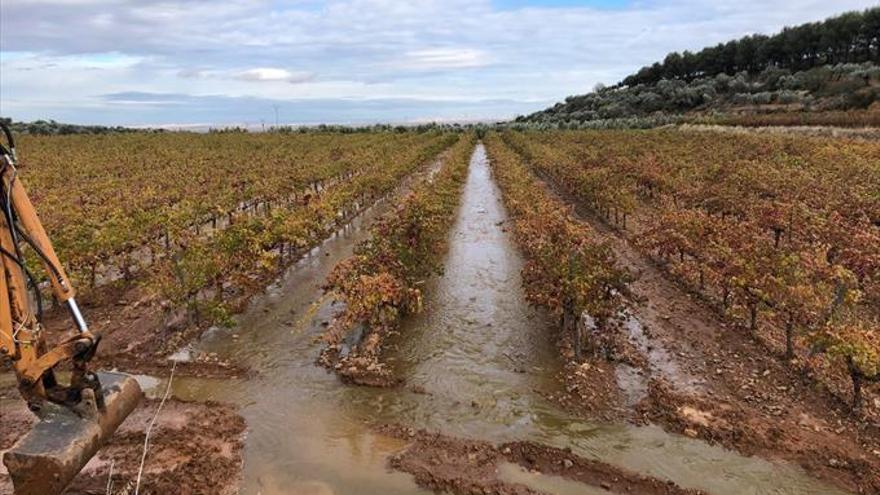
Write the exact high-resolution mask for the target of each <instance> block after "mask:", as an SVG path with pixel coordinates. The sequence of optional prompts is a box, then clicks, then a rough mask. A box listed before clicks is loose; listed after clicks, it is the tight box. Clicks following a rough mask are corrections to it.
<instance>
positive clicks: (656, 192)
mask: <svg viewBox="0 0 880 495" xmlns="http://www.w3.org/2000/svg"><path fill="white" fill-rule="evenodd" d="M502 139H503V140H504V141H505V143H507V144H508V145H509V146H510V147H511V148H513V149H515V150H516V151H517V152H518V153H519V154H520V155H521V156H522V157H524V159H526V160H527V161H528V162H529V163H530V164H531V165H532V166H533V167H534V168H535V171H536V172H537V173H539V174H541V175H542V176H544V177H546V178H547V179H548V180H549V181H551V182H552V183H554V184H557V185H558V186H559V187H561V188H562V189H563V190H564V191H565V192H566V193H567V194H569V195H571V196H572V197H573V198H576V199H577V200H578V201H580V202H582V203H583V204H584V205H586V206H588V207H589V208H590V209H592V210H593V211H595V212H596V213H597V214H599V215H601V216H602V217H603V218H604V219H605V220H606V221H607V222H609V223H611V224H613V225H614V226H616V227H618V228H619V229H621V230H623V231H625V232H627V233H629V235H631V236H632V238H633V239H634V240H635V242H636V243H637V245H638V246H640V247H641V248H642V249H644V250H645V251H646V252H648V253H650V254H651V255H653V256H655V257H656V258H657V259H658V260H659V261H660V262H661V263H662V264H663V265H664V266H665V267H666V269H667V270H668V271H669V272H670V273H671V274H672V275H673V276H674V277H676V278H677V279H678V280H680V281H682V282H683V283H684V284H686V285H687V286H688V287H690V288H691V289H693V290H694V291H696V292H698V293H699V294H700V295H701V296H702V297H704V298H705V299H706V300H707V301H709V302H710V303H711V304H713V305H715V306H717V307H718V309H719V311H721V312H722V313H723V314H724V315H725V317H726V318H728V319H729V320H730V321H731V322H733V323H737V324H740V325H742V326H743V328H744V330H747V331H750V332H752V333H753V334H755V335H756V336H759V335H764V336H766V337H767V340H768V345H770V346H771V348H774V347H775V346H774V344H775V343H776V342H781V343H782V344H781V345H782V352H783V353H784V356H785V358H786V359H789V360H793V362H794V363H805V364H806V365H809V366H812V367H815V368H817V369H822V368H826V367H829V366H831V365H835V364H836V365H841V366H842V369H843V370H844V371H845V372H846V373H847V374H849V376H850V378H851V382H852V391H853V397H852V400H853V405H854V406H855V407H858V406H859V405H860V403H861V389H862V384H863V383H864V382H865V381H877V380H880V146H878V145H877V144H875V143H857V142H845V141H835V140H822V139H815V140H804V139H798V138H792V137H765V136H737V137H733V136H725V135H718V134H714V133H709V134H699V133H697V134H687V133H680V132H625V131H624V132H556V133H505V134H503V135H502ZM838 369H840V368H839V367H836V368H835V369H831V370H826V371H827V372H828V373H830V374H831V375H834V373H835V372H836V371H837V370H838Z"/></svg>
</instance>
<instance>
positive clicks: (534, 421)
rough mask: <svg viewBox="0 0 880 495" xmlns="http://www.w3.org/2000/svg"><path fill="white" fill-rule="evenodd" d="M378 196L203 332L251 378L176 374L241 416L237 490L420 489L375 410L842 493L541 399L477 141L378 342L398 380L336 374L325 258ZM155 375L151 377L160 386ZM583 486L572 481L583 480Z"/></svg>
mask: <svg viewBox="0 0 880 495" xmlns="http://www.w3.org/2000/svg"><path fill="white" fill-rule="evenodd" d="M386 208H387V205H382V206H378V207H374V208H372V209H370V210H368V211H367V212H365V213H364V214H363V215H362V216H361V217H359V218H357V219H356V220H355V221H354V222H353V223H352V224H351V225H350V226H348V227H347V228H346V229H344V230H343V231H341V232H340V233H339V234H338V235H336V236H334V237H333V238H331V239H329V240H327V241H326V242H324V243H323V244H322V245H321V246H319V247H318V248H316V249H314V250H313V251H312V252H311V253H310V255H309V256H307V257H305V258H304V259H303V260H301V261H300V262H299V263H297V264H296V265H295V266H293V267H291V269H290V270H289V271H288V272H287V274H286V275H285V276H284V277H282V278H281V279H279V280H278V282H277V283H276V284H274V285H273V286H271V287H270V288H269V289H268V290H267V291H266V293H265V295H263V296H261V297H259V298H257V299H256V300H255V301H254V302H253V304H252V305H251V307H250V308H249V309H248V311H247V312H246V313H245V314H243V315H242V316H241V317H240V318H239V319H238V322H237V325H236V326H235V327H234V328H231V329H228V330H226V329H223V330H216V331H212V332H210V333H209V334H208V335H207V336H206V337H205V338H203V340H202V341H201V342H200V343H199V344H198V346H197V348H198V350H199V351H203V352H216V353H218V354H219V355H220V356H221V357H223V358H225V359H232V360H240V361H242V362H244V363H246V364H249V365H250V366H252V367H253V368H254V369H255V370H256V371H257V373H258V376H257V377H256V378H252V379H250V380H204V379H192V378H186V379H185V378H180V379H175V381H174V383H173V390H174V393H175V395H176V396H178V397H181V398H186V399H198V400H205V399H213V400H221V401H228V402H233V403H237V404H239V405H240V406H241V412H242V414H243V415H244V417H245V418H246V420H247V423H248V427H249V433H248V436H247V441H246V446H245V453H244V454H245V466H244V482H243V486H242V492H243V493H246V494H262V495H269V494H280V493H284V494H330V493H336V494H365V495H369V494H420V493H428V492H425V491H423V490H421V489H419V488H417V487H416V486H415V485H414V483H413V482H412V480H411V478H410V477H409V476H408V475H405V474H399V473H391V472H389V471H388V470H387V469H386V467H385V458H386V456H387V455H388V454H389V453H392V452H394V451H396V450H398V449H400V448H402V446H403V445H402V444H401V442H400V441H397V440H392V439H389V438H385V437H382V436H379V435H376V434H374V433H372V432H371V431H370V429H369V427H368V426H367V425H368V424H369V423H372V422H397V423H403V424H407V425H411V426H414V427H417V428H428V429H432V430H440V431H443V432H446V433H449V434H453V435H461V436H468V437H474V438H481V439H486V440H491V441H507V440H533V441H538V442H543V443H546V444H549V445H553V446H557V447H570V448H571V449H572V450H573V451H574V452H575V453H577V454H580V455H583V456H585V457H589V458H597V459H601V460H603V461H605V462H610V463H614V464H617V465H621V466H624V467H627V468H630V469H632V470H635V471H639V472H643V473H648V474H652V475H655V476H658V477H661V478H666V479H671V480H674V481H675V482H677V483H678V484H680V485H682V486H685V487H694V488H702V489H705V490H707V491H710V492H711V493H717V494H737V495H739V494H823V495H825V494H832V493H840V492H838V491H836V490H834V489H832V488H829V487H828V486H825V485H823V484H821V483H819V482H817V481H815V480H812V479H811V478H809V477H808V476H807V475H806V474H805V473H804V472H803V471H802V470H801V469H799V468H796V467H792V466H788V465H781V464H774V463H770V462H767V461H764V460H761V459H757V458H749V457H744V456H741V455H738V454H735V453H732V452H730V451H727V450H724V449H722V448H718V447H712V446H710V445H708V444H706V443H704V442H701V441H698V440H694V439H690V438H687V437H683V436H679V435H671V434H668V433H666V432H664V431H663V430H661V429H660V428H657V427H634V426H631V425H626V424H600V423H592V422H588V421H583V420H579V419H575V418H573V417H571V416H570V415H569V414H567V413H565V412H564V411H562V410H560V409H559V408H557V407H556V406H555V405H554V404H552V403H550V402H548V401H546V400H545V399H544V398H543V396H542V394H541V393H540V392H546V391H551V390H552V389H553V388H554V387H556V386H557V385H556V380H555V378H554V375H555V373H556V372H557V370H558V366H559V363H558V361H557V359H556V357H555V353H554V348H553V345H552V333H551V325H550V324H549V322H548V320H547V319H546V318H545V317H544V316H543V315H542V314H541V313H540V312H538V311H535V310H533V309H530V308H529V307H528V305H527V304H526V303H525V301H524V299H523V294H522V290H521V288H520V278H519V272H520V268H521V265H522V259H521V257H520V255H519V254H518V252H517V250H516V248H515V246H514V245H513V244H512V239H511V236H510V234H509V233H507V232H505V231H504V228H503V223H502V222H503V221H504V220H505V219H506V213H505V210H504V208H503V205H502V204H501V200H500V193H499V191H498V188H497V186H496V185H495V183H494V181H493V179H492V176H491V172H490V169H489V166H488V163H487V161H486V157H485V150H484V149H483V147H482V145H480V146H479V147H478V148H477V149H476V151H475V153H474V155H473V158H472V160H471V167H470V171H469V175H468V179H467V183H466V185H465V189H464V193H463V196H462V204H461V207H460V211H459V213H458V218H457V221H456V223H455V225H454V227H453V228H452V230H451V232H450V234H449V251H448V253H447V255H446V264H445V266H446V268H445V272H444V274H443V276H441V277H438V278H436V279H435V280H433V281H431V282H429V283H428V287H427V291H428V297H427V298H426V301H425V310H424V311H423V312H422V313H420V314H419V315H416V316H414V317H412V318H409V319H408V320H407V321H406V322H405V324H404V326H403V328H402V333H401V336H400V337H399V338H398V339H396V340H395V341H393V342H392V343H391V344H392V345H391V346H390V348H389V352H388V354H389V359H390V360H391V362H392V363H393V365H394V367H395V369H396V370H397V371H398V372H399V373H401V375H402V376H405V377H406V379H407V386H405V387H401V388H397V389H383V390H378V389H370V388H363V387H351V386H345V385H343V384H341V383H340V382H339V381H338V380H337V378H336V377H335V376H334V375H332V374H330V373H328V372H327V371H326V370H324V369H323V368H320V367H318V366H315V364H314V362H315V358H316V357H317V355H318V352H319V350H320V343H318V342H316V336H318V335H320V333H321V332H322V330H323V329H324V325H326V323H327V322H329V321H330V319H331V318H332V315H333V313H334V312H335V308H334V307H333V305H332V301H330V300H329V299H328V298H325V297H323V296H322V294H321V289H320V285H321V284H322V282H323V281H324V279H325V277H326V275H327V273H328V272H329V270H330V269H331V268H332V267H333V266H334V265H335V264H336V263H337V262H339V261H341V260H342V259H344V258H345V257H347V256H348V255H350V253H351V250H352V247H353V246H354V244H356V243H357V242H358V241H359V240H361V239H363V238H364V236H365V234H366V232H365V229H364V227H365V226H366V225H368V224H369V223H370V222H371V221H372V220H373V219H375V218H376V217H377V216H378V215H380V214H381V213H382V212H383V211H384V210H385V209H386ZM161 386H162V385H161V384H159V385H157V388H161ZM502 468H503V469H501V470H500V471H501V472H500V476H501V477H502V478H503V479H509V480H518V482H521V483H523V484H527V485H530V486H532V485H534V486H535V487H536V488H537V487H540V489H542V490H545V491H547V492H548V493H559V494H567V493H576V492H577V490H576V484H575V485H573V484H572V483H571V482H566V481H565V480H557V479H555V478H547V479H532V478H533V477H534V476H533V475H531V474H529V473H521V472H519V471H518V470H517V469H516V468H515V467H514V466H502ZM593 492H594V491H590V489H589V488H587V487H583V490H582V491H581V492H577V493H593Z"/></svg>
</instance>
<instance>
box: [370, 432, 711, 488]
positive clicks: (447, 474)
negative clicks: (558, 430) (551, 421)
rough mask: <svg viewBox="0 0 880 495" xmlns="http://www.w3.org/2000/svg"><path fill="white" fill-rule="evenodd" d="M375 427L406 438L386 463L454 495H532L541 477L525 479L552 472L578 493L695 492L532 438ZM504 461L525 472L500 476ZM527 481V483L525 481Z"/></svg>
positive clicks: (503, 471)
mask: <svg viewBox="0 0 880 495" xmlns="http://www.w3.org/2000/svg"><path fill="white" fill-rule="evenodd" d="M377 430H378V431H379V432H381V433H382V434H384V435H388V436H391V437H394V438H399V439H401V440H404V441H406V442H407V446H406V447H405V448H404V449H403V450H402V451H401V452H399V453H397V454H395V455H393V456H391V457H390V458H389V465H390V466H391V467H392V468H393V469H396V470H399V471H403V472H407V473H410V474H412V475H413V476H414V477H415V480H416V483H418V484H419V486H423V487H425V488H428V489H431V490H435V491H445V492H450V493H455V494H459V495H471V494H486V493H492V494H498V495H537V494H544V493H548V492H545V491H543V490H541V489H540V488H539V487H540V486H541V484H542V483H541V482H540V481H535V482H532V481H530V480H529V478H536V477H540V476H542V475H555V476H559V477H561V478H563V479H566V480H571V481H574V482H576V484H572V485H573V487H576V488H574V489H577V490H579V491H578V493H588V492H592V491H591V490H590V487H593V488H595V489H597V490H598V491H600V492H601V493H608V492H610V493H638V494H644V495H652V494H670V495H672V494H676V495H685V494H700V493H704V492H701V491H698V490H686V489H683V488H681V487H679V486H677V485H676V484H675V483H672V482H669V481H663V480H659V479H656V478H652V477H648V476H642V475H639V474H637V473H633V472H630V471H627V470H625V469H621V468H619V467H616V466H613V465H610V464H606V463H604V462H600V461H596V460H592V459H586V458H583V457H581V456H578V455H575V454H574V453H572V452H571V450H570V449H559V448H554V447H548V446H546V445H541V444H537V443H534V442H522V441H520V442H509V443H503V444H499V445H494V444H491V443H489V442H484V441H479V440H466V439H462V438H455V437H450V436H447V435H442V434H438V433H429V432H427V431H424V430H415V429H412V428H408V427H403V426H400V425H383V426H380V427H378V428H377ZM505 463H511V464H515V465H517V466H519V467H520V468H521V469H522V470H523V471H524V473H526V474H525V476H522V475H520V476H516V477H515V479H516V481H511V480H509V479H508V478H510V476H505V471H506V470H505V469H503V468H504V465H505ZM529 485H532V486H529Z"/></svg>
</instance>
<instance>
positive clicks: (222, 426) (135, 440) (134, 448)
mask: <svg viewBox="0 0 880 495" xmlns="http://www.w3.org/2000/svg"><path fill="white" fill-rule="evenodd" d="M159 402H160V401H159V400H156V399H151V400H146V401H144V402H143V403H142V404H141V405H140V406H138V408H137V409H136V410H135V411H134V412H133V413H132V414H131V416H129V417H128V418H127V419H126V420H125V422H124V423H123V424H122V426H120V428H119V430H117V432H116V434H115V435H114V436H113V438H112V439H111V441H110V442H109V443H108V444H107V445H105V446H104V447H103V448H101V450H100V451H98V453H97V454H96V455H95V457H93V458H92V460H91V461H89V463H88V464H87V465H86V466H85V468H83V470H82V472H80V475H79V476H77V478H76V479H75V480H74V481H73V483H72V484H71V485H70V486H69V487H68V489H67V490H66V491H65V492H64V493H66V494H71V495H86V494H105V493H133V490H131V489H132V488H133V487H134V486H135V483H136V479H137V473H138V468H139V466H140V462H141V456H142V453H143V447H144V437H145V432H146V430H147V426H148V425H149V423H150V422H151V421H152V419H153V417H154V416H156V410H157V408H158V405H159ZM0 408H2V412H3V415H2V418H0V420H2V428H0V450H2V449H7V448H9V447H11V446H12V444H13V443H14V442H15V441H16V440H17V439H18V438H19V437H20V436H21V435H23V434H24V433H25V432H26V431H27V430H28V428H29V427H30V425H31V424H32V423H33V421H34V418H33V415H31V414H30V412H29V411H27V410H26V408H25V407H24V405H23V403H22V402H21V401H15V402H10V401H8V400H6V401H3V402H0ZM244 431H245V424H244V420H243V419H242V418H241V416H239V415H238V414H237V412H236V409H235V408H234V407H231V406H228V405H224V404H220V403H192V402H183V401H179V400H176V399H170V400H168V401H167V402H166V403H165V405H164V406H163V407H162V409H161V411H160V412H159V415H158V416H157V417H156V423H155V425H154V426H153V430H152V432H151V434H150V446H149V450H148V454H147V457H146V461H145V463H144V471H143V476H142V481H141V485H140V493H143V494H166V493H179V494H196V493H211V494H220V495H232V494H235V493H238V485H239V478H240V476H241V449H242V445H243V440H244ZM111 469H112V479H111ZM108 486H109V487H110V490H109V492H108ZM0 493H12V487H11V481H10V480H9V477H8V475H7V474H6V472H5V471H4V468H3V467H2V466H0Z"/></svg>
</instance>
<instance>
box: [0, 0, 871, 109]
mask: <svg viewBox="0 0 880 495" xmlns="http://www.w3.org/2000/svg"><path fill="white" fill-rule="evenodd" d="M35 3H39V6H38V7H37V6H35V5H34V4H35ZM875 5H876V0H835V1H834V2H828V1H826V0H773V1H767V0H740V1H738V2H717V1H713V0H666V1H663V0H650V1H641V0H636V1H633V2H632V3H631V4H630V5H629V6H627V7H622V8H617V9H611V10H602V9H596V8H582V7H576V6H575V7H566V8H547V7H541V6H540V4H539V3H538V2H535V4H534V5H533V6H532V7H530V8H528V9H507V10H499V9H497V8H495V7H493V2H492V0H326V1H324V2H318V1H313V0H225V1H222V2H221V1H215V0H162V1H156V2H153V1H150V2H147V1H145V0H114V1H108V2H98V1H97V0H0V50H2V51H0V111H2V112H3V113H4V115H11V116H12V117H14V118H39V117H52V116H53V115H54V114H55V113H58V114H61V113H63V112H67V111H68V109H71V108H81V107H88V108H93V107H100V106H101V105H105V108H112V107H106V105H109V103H107V102H105V101H102V100H100V99H96V95H101V94H108V93H122V92H147V93H161V94H187V95H191V96H206V95H216V96H225V97H230V98H248V97H250V98H266V99H274V100H279V101H284V100H295V99H309V98H311V99H327V98H335V99H340V100H346V99H347V100H352V99H370V98H389V97H393V98H414V99H420V100H431V101H443V102H450V101H470V102H475V101H488V100H498V99H504V100H510V101H518V102H534V105H535V109H537V108H540V105H542V104H543V103H542V102H547V101H551V100H559V99H562V98H564V97H565V96H567V95H570V94H577V93H583V92H586V91H589V90H590V88H592V87H593V86H594V85H595V84H596V83H597V82H604V83H614V82H616V81H618V80H619V79H621V78H622V77H624V76H626V75H627V74H629V73H631V72H633V71H634V70H637V69H638V68H639V67H640V66H642V65H644V64H648V63H651V62H653V61H655V60H657V59H660V58H662V57H663V56H664V55H665V54H666V53H667V52H669V51H671V50H684V49H688V50H697V49H700V48H702V47H704V46H707V45H712V44H715V43H718V42H721V41H725V40H728V39H731V38H735V37H739V36H742V35H744V34H748V33H752V32H763V33H772V32H775V31H778V30H779V29H781V28H782V27H783V26H786V25H794V24H799V23H802V22H807V21H814V20H819V19H822V18H825V17H827V16H829V15H834V14H836V13H840V12H843V11H846V10H853V9H863V8H868V7H873V6H875ZM22 54H25V55H22ZM316 75H317V76H316ZM292 83H296V84H292ZM169 111H170V110H169ZM176 111H178V112H180V113H178V114H170V115H169V117H168V121H169V122H179V121H181V119H186V118H187V115H186V113H185V108H183V109H181V110H176ZM270 111H271V108H270ZM401 112H404V110H401ZM405 112H414V110H412V109H407V110H405ZM74 115H75V114H74ZM402 116H404V117H407V118H411V119H412V118H418V117H422V116H421V115H411V114H410V113H407V114H406V115H402ZM136 117H137V113H136V110H134V109H132V110H129V111H126V112H120V113H119V114H118V121H119V122H120V123H125V122H128V121H129V119H133V118H134V119H136ZM336 117H337V116H334V115H333V114H330V113H328V114H327V118H328V119H330V120H333V119H335V118H336ZM89 118H90V115H89V114H88V113H83V114H82V116H81V118H77V119H76V120H79V121H82V122H87V121H88V120H89ZM340 118H341V117H340Z"/></svg>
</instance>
